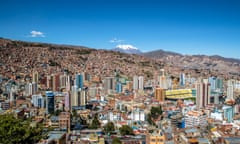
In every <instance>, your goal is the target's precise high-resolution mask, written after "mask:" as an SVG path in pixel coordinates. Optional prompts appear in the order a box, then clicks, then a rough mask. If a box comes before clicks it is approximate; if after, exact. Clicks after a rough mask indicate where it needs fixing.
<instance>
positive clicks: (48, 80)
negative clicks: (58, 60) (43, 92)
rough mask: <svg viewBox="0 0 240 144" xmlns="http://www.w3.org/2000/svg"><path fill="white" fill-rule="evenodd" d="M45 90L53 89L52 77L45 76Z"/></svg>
mask: <svg viewBox="0 0 240 144" xmlns="http://www.w3.org/2000/svg"><path fill="white" fill-rule="evenodd" d="M47 88H48V89H51V90H52V88H53V75H48V76H47Z"/></svg>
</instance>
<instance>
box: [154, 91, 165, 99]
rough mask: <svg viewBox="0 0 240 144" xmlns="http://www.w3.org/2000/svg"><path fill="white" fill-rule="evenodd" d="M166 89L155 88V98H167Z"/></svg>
mask: <svg viewBox="0 0 240 144" xmlns="http://www.w3.org/2000/svg"><path fill="white" fill-rule="evenodd" d="M165 96H166V93H165V90H164V89H162V88H156V89H155V99H157V100H159V101H164V100H165Z"/></svg>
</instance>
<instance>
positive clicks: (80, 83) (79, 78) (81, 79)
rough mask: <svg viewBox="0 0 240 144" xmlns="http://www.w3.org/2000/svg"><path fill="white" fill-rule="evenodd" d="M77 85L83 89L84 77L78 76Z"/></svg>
mask: <svg viewBox="0 0 240 144" xmlns="http://www.w3.org/2000/svg"><path fill="white" fill-rule="evenodd" d="M75 85H76V86H77V87H78V88H81V89H83V75H82V74H76V79H75Z"/></svg>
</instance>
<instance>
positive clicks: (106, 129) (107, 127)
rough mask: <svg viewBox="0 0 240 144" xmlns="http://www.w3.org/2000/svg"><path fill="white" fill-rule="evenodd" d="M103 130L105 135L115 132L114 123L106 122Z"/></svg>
mask: <svg viewBox="0 0 240 144" xmlns="http://www.w3.org/2000/svg"><path fill="white" fill-rule="evenodd" d="M103 130H104V132H105V133H106V134H108V133H112V132H113V131H115V128H114V123H113V122H108V123H107V124H106V125H104V127H103Z"/></svg>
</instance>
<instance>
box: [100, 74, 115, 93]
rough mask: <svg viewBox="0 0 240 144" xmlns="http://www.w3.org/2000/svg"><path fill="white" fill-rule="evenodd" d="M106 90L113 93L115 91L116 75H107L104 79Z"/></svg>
mask: <svg viewBox="0 0 240 144" xmlns="http://www.w3.org/2000/svg"><path fill="white" fill-rule="evenodd" d="M103 85H104V90H105V92H106V93H112V92H113V91H115V88H116V87H115V79H114V77H106V78H105V79H104V84H103Z"/></svg>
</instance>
